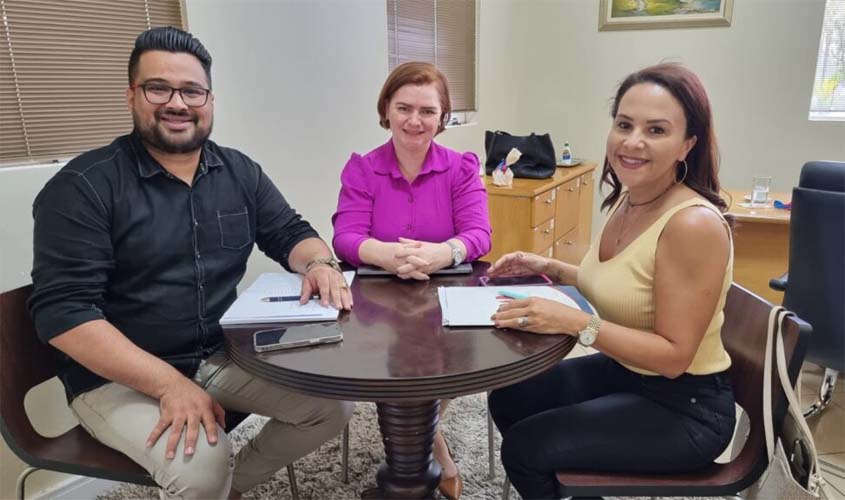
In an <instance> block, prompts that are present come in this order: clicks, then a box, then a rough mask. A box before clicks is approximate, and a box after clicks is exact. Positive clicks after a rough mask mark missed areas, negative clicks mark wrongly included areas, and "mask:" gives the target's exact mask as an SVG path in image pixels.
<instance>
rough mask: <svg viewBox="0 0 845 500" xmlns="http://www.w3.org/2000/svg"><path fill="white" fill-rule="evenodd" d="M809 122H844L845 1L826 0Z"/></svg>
mask: <svg viewBox="0 0 845 500" xmlns="http://www.w3.org/2000/svg"><path fill="white" fill-rule="evenodd" d="M810 119H817V120H827V119H830V120H845V0H827V4H826V6H825V11H824V22H823V24H822V33H821V40H820V41H819V55H818V62H817V64H816V77H815V79H814V81H813V98H812V101H811V102H810Z"/></svg>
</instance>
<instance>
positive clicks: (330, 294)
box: [299, 264, 352, 310]
mask: <svg viewBox="0 0 845 500" xmlns="http://www.w3.org/2000/svg"><path fill="white" fill-rule="evenodd" d="M314 293H319V295H320V303H321V304H323V306H327V305H329V301H331V304H332V306H334V307H335V309H346V310H349V309H352V293H351V292H350V291H349V285H348V284H347V283H346V278H344V277H343V274H341V273H339V272H337V271H336V270H335V269H333V268H332V267H331V266H329V265H328V264H315V265H313V266H311V269H309V270H308V272H307V273H305V278H303V280H302V293H301V294H300V297H299V303H300V304H305V303H306V302H308V301H309V300H311V296H312V295H313V294H314Z"/></svg>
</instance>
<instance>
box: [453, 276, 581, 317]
mask: <svg viewBox="0 0 845 500" xmlns="http://www.w3.org/2000/svg"><path fill="white" fill-rule="evenodd" d="M562 288H563V290H561V289H560V288H557V287H552V286H543V285H540V286H504V287H494V286H449V287H445V286H441V287H439V288H438V289H437V295H438V297H439V298H440V309H441V310H442V312H443V326H487V325H492V324H493V320H491V319H490V316H492V315H493V314H495V313H496V310H497V309H498V308H499V305H500V304H501V303H503V302H504V301H506V300H511V299H509V298H507V297H504V296H502V295H501V294H500V293H499V292H500V291H503V290H507V291H513V292H517V293H520V294H524V295H527V296H529V297H542V298H545V299H551V300H556V301H558V302H560V303H562V304H566V305H568V306H570V307H574V308H576V309H581V310H584V311H586V312H589V313H590V314H592V313H593V312H594V310H593V307H592V305H591V304H589V303H588V302H587V301H586V299H584V297H583V296H581V294H580V293H579V292H578V290H577V289H576V288H575V287H571V286H568V287H562Z"/></svg>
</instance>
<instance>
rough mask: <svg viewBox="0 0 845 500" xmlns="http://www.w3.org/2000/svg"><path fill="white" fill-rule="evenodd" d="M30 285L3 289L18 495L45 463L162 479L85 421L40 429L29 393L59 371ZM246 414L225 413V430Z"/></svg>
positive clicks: (6, 419) (3, 358)
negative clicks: (56, 431) (50, 433)
mask: <svg viewBox="0 0 845 500" xmlns="http://www.w3.org/2000/svg"><path fill="white" fill-rule="evenodd" d="M30 293H32V285H29V286H25V287H22V288H18V289H16V290H12V291H9V292H5V293H3V294H2V295H0V433H2V434H3V439H5V440H6V444H8V445H9V448H10V449H11V450H12V451H13V452H14V453H15V454H16V455H17V456H18V457H19V458H20V459H21V460H22V461H23V462H25V463H26V464H27V465H29V467H28V468H26V469H25V470H24V471H23V472H22V473H21V475H20V476H19V477H18V480H17V485H16V496H17V498H19V499H21V500H23V498H24V493H25V484H26V479H27V477H29V475H30V474H32V473H33V472H35V471H37V470H40V469H44V470H52V471H57V472H64V473H67V474H75V475H79V476H87V477H94V478H99V479H107V480H110V481H120V482H125V483H134V484H141V485H145V486H155V487H157V486H158V485H157V484H156V483H155V481H153V479H152V477H150V475H149V474H148V473H147V471H146V470H144V469H143V468H142V467H141V466H140V465H138V464H137V463H135V462H134V461H132V459H130V458H129V457H127V456H126V455H124V454H123V453H120V452H119V451H116V450H114V449H112V448H109V447H107V446H105V445H103V444H100V442H98V441H97V440H95V439H94V438H92V437H91V436H90V435H89V434H88V433H87V432H86V431H85V430H84V429H83V428H82V427H81V426H79V425H77V426H76V427H74V428H73V429H71V430H69V431H67V432H65V433H64V434H62V435H60V436H56V437H52V438H50V437H44V436H42V435H41V434H39V433H38V432H37V431H36V430H35V428H34V427H33V426H32V423H31V422H30V420H29V417H28V416H27V414H26V409H25V408H24V398H25V397H26V394H27V393H28V392H29V391H30V390H31V389H32V388H33V387H35V386H37V385H39V384H41V383H42V382H45V381H47V380H49V379H51V378H53V377H55V376H56V373H57V370H56V365H55V363H54V360H53V353H52V352H50V350H51V349H52V348H51V347H48V346H46V345H44V344H42V343H41V342H40V341H39V340H38V337H37V336H36V334H35V325H33V323H32V320H31V319H30V316H29V311H28V310H27V308H26V300H27V299H28V298H29V295H30ZM246 417H247V415H245V414H242V413H240V414H239V413H230V414H227V416H226V430H227V432H228V431H230V430H232V429H234V428H235V426H237V425H238V424H239V423H240V422H241V421H242V420H243V419H244V418H246ZM287 472H288V479H289V480H290V485H291V495H292V497H293V498H294V500H297V498H298V496H299V495H298V491H297V488H296V481H295V477H294V469H293V464H290V465H288V467H287Z"/></svg>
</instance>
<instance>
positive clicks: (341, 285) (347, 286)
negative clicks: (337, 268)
mask: <svg viewBox="0 0 845 500" xmlns="http://www.w3.org/2000/svg"><path fill="white" fill-rule="evenodd" d="M338 286H339V287H340V289H341V290H349V284H347V283H346V282H345V281H344V282H343V283H340V284H338Z"/></svg>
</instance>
